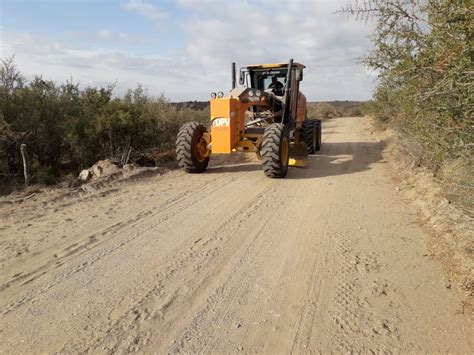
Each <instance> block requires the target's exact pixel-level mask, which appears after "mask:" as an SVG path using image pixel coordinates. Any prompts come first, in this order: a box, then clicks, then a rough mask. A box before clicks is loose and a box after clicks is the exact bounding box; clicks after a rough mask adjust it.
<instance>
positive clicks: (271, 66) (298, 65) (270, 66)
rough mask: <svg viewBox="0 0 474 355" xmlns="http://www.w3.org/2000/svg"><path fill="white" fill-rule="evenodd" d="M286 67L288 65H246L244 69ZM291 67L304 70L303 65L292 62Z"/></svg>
mask: <svg viewBox="0 0 474 355" xmlns="http://www.w3.org/2000/svg"><path fill="white" fill-rule="evenodd" d="M287 66H288V63H270V64H252V65H246V66H245V68H247V69H277V68H286V67H287ZM293 66H294V67H295V68H300V69H303V68H306V67H305V66H304V65H303V64H301V63H296V62H293Z"/></svg>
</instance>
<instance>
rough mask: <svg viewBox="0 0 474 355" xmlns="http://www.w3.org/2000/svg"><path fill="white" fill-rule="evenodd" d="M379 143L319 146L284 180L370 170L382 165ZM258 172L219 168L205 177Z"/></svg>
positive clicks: (256, 165)
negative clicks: (217, 174) (305, 164)
mask: <svg viewBox="0 0 474 355" xmlns="http://www.w3.org/2000/svg"><path fill="white" fill-rule="evenodd" d="M383 148H384V143H383V142H351V143H347V142H341V143H323V146H322V148H321V150H320V151H319V152H318V153H317V154H315V155H310V156H309V157H308V166H307V167H306V168H294V167H292V168H290V169H289V171H288V175H287V176H286V178H287V179H312V178H318V177H326V176H336V175H344V174H353V173H357V172H361V171H366V170H370V168H371V165H372V164H375V163H384V161H383V157H382V150H383ZM257 170H262V167H261V164H260V162H258V161H256V162H251V163H240V164H229V165H219V166H215V167H210V168H209V169H208V170H207V171H206V173H208V174H214V173H229V172H244V171H257Z"/></svg>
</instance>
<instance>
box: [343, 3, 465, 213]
mask: <svg viewBox="0 0 474 355" xmlns="http://www.w3.org/2000/svg"><path fill="white" fill-rule="evenodd" d="M342 11H343V12H345V13H349V14H351V15H354V16H356V17H357V18H359V19H361V20H372V19H373V20H375V23H376V28H375V32H374V34H373V36H372V39H373V43H374V49H373V50H372V52H371V53H370V54H369V55H368V56H367V57H366V58H364V63H365V64H367V65H368V66H369V67H371V68H372V69H374V70H376V71H377V72H378V74H379V84H378V87H377V89H376V92H375V95H374V100H373V101H372V102H371V103H370V105H369V107H370V109H371V111H372V113H373V115H374V116H375V117H376V118H378V119H379V120H380V121H383V122H389V123H390V124H391V125H393V126H394V127H396V128H397V129H398V130H400V131H401V132H403V133H404V134H405V135H406V136H409V137H413V138H414V139H415V140H416V141H418V142H419V143H420V144H421V146H422V147H423V151H422V162H423V163H424V164H425V165H426V166H428V167H430V168H431V169H432V170H433V171H434V172H435V173H438V172H439V171H440V169H442V168H443V169H444V168H445V167H446V166H451V167H456V166H462V167H463V171H466V172H469V171H472V170H473V169H472V166H473V165H474V163H473V159H472V147H473V145H474V139H473V138H474V130H473V126H472V117H473V113H474V112H473V110H474V92H473V91H474V90H473V89H474V88H473V80H472V77H473V71H472V54H473V52H472V39H473V35H472V34H473V33H474V12H473V11H472V2H471V1H467V0H464V1H463V0H460V1H448V0H439V1H418V0H390V1H385V0H384V1H382V0H366V1H364V2H362V3H361V2H355V4H353V5H349V6H347V7H346V8H345V9H343V10H342ZM453 162H456V164H453ZM460 162H461V163H460ZM443 175H444V176H445V178H449V175H446V174H443ZM454 175H456V174H454ZM462 180H463V181H464V185H463V186H464V189H465V190H464V191H465V194H466V195H469V196H470V197H471V198H470V200H471V204H474V198H473V192H472V191H473V188H474V186H473V179H472V177H471V178H470V179H467V180H469V181H468V182H466V179H462ZM447 185H449V184H447Z"/></svg>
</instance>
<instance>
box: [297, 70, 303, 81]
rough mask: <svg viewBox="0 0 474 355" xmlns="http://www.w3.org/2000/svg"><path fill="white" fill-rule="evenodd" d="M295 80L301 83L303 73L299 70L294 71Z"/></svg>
mask: <svg viewBox="0 0 474 355" xmlns="http://www.w3.org/2000/svg"><path fill="white" fill-rule="evenodd" d="M295 78H296V80H297V81H303V71H302V70H301V69H297V70H296V76H295Z"/></svg>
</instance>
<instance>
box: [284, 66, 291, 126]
mask: <svg viewBox="0 0 474 355" xmlns="http://www.w3.org/2000/svg"><path fill="white" fill-rule="evenodd" d="M292 70H293V59H290V61H289V63H288V72H287V73H286V85H285V107H284V111H283V115H282V116H281V122H282V123H283V124H287V123H288V116H289V115H290V95H291V90H290V86H291V71H292Z"/></svg>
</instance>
